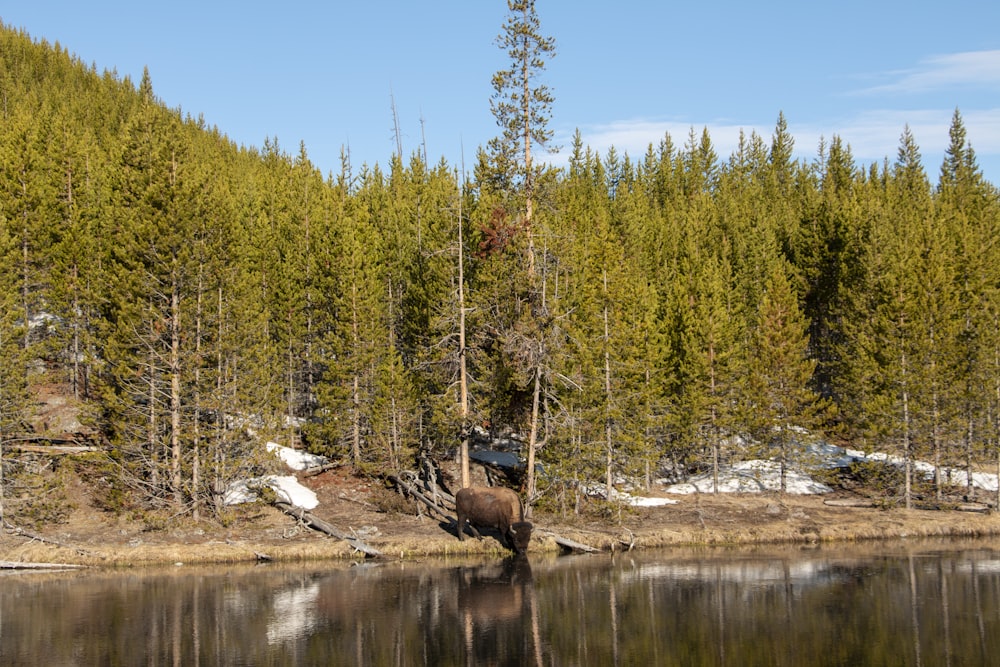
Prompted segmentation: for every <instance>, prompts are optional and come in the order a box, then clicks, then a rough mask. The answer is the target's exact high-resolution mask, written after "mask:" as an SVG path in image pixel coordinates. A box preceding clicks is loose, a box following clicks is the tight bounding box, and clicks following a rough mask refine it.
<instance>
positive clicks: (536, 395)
mask: <svg viewBox="0 0 1000 667" xmlns="http://www.w3.org/2000/svg"><path fill="white" fill-rule="evenodd" d="M541 393H542V367H541V365H540V364H536V366H535V386H534V389H533V390H532V396H531V428H530V431H529V435H528V474H527V479H526V481H525V486H526V487H527V489H526V491H525V494H526V496H527V500H526V501H525V504H524V511H525V514H526V516H525V518H526V519H527V518H530V515H531V503H532V501H533V500H534V498H535V447H536V445H537V441H538V413H539V410H538V406H539V403H540V399H541Z"/></svg>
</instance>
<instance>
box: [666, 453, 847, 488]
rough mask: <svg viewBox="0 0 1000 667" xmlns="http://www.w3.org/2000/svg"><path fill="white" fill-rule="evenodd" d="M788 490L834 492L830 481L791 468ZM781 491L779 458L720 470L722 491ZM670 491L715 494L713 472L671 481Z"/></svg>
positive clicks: (742, 463) (788, 473)
mask: <svg viewBox="0 0 1000 667" xmlns="http://www.w3.org/2000/svg"><path fill="white" fill-rule="evenodd" d="M785 489H786V491H787V492H788V493H792V494H800V495H804V494H814V493H830V492H831V491H833V489H831V488H830V487H829V486H827V485H826V484H822V483H820V482H817V481H815V480H813V479H812V478H810V477H809V476H808V475H806V474H805V473H803V472H801V471H798V470H792V469H789V470H787V471H786V472H785ZM780 490H781V466H780V465H779V464H778V463H777V462H775V461H761V460H753V461H742V462H740V463H736V464H734V465H732V466H727V467H726V468H723V469H720V470H719V492H720V493H760V492H762V491H780ZM664 491H666V492H667V493H677V494H690V493H712V491H713V483H712V473H705V474H702V475H697V476H696V477H692V478H691V479H689V480H688V481H687V482H682V483H680V484H671V485H670V486H668V487H667V488H666V489H664Z"/></svg>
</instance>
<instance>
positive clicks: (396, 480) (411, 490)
mask: <svg viewBox="0 0 1000 667" xmlns="http://www.w3.org/2000/svg"><path fill="white" fill-rule="evenodd" d="M389 481H390V482H392V483H393V484H395V485H396V486H397V487H398V488H399V489H400V490H402V491H404V492H405V493H407V494H408V495H410V496H412V497H413V498H414V499H416V500H419V501H420V502H422V503H423V504H424V505H426V506H427V507H429V508H430V509H432V510H433V511H434V512H436V513H437V514H438V516H440V517H442V518H443V519H444V520H445V521H448V522H449V523H456V519H455V517H453V516H451V515H450V514H449V513H448V512H447V511H445V510H444V509H443V508H442V507H441V506H440V505H438V504H437V503H435V502H434V501H433V500H431V499H430V498H428V497H427V496H426V495H425V494H424V493H423V491H421V490H420V489H418V488H417V487H416V485H414V484H411V483H409V482H407V481H405V480H403V479H402V478H400V477H399V476H398V475H389ZM442 495H443V494H442Z"/></svg>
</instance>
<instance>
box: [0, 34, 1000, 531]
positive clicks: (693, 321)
mask: <svg viewBox="0 0 1000 667" xmlns="http://www.w3.org/2000/svg"><path fill="white" fill-rule="evenodd" d="M483 103H484V109H485V108H486V106H487V101H486V100H484V102H483ZM0 116H2V122H0V442H2V443H3V448H2V449H0V457H2V459H0V460H2V463H3V467H2V470H3V477H0V490H2V489H4V487H5V486H6V487H7V488H8V491H7V495H8V499H9V500H10V499H12V498H14V497H16V495H17V490H16V489H17V488H19V486H18V485H20V484H22V482H24V477H25V476H26V475H30V473H31V469H30V467H25V466H22V465H20V463H19V461H18V457H17V455H16V453H15V449H14V448H13V445H14V444H15V443H20V442H24V441H25V440H26V439H31V440H35V441H45V440H51V439H55V438H58V437H62V436H63V435H64V434H62V433H57V432H53V431H52V430H51V429H47V427H46V426H45V425H44V424H38V422H37V420H35V419H33V416H34V414H35V413H36V411H37V409H38V403H37V402H36V401H35V400H34V399H33V397H35V396H37V394H38V390H39V388H40V387H42V386H48V387H51V386H58V387H59V388H60V389H61V390H62V391H63V392H64V393H65V394H66V395H68V396H70V397H72V398H74V399H76V400H77V401H79V402H80V404H81V405H83V406H85V413H84V414H85V420H86V422H87V425H88V426H89V427H90V428H91V429H93V431H94V432H95V433H97V434H98V436H97V438H96V439H95V441H96V442H97V443H99V445H100V446H101V447H102V448H103V449H104V450H106V452H107V454H108V456H107V457H106V462H104V463H102V464H100V474H101V475H104V476H105V477H106V479H107V480H108V482H107V484H108V499H107V500H108V503H109V505H112V506H117V507H127V506H135V505H141V506H168V507H170V508H172V510H175V511H177V512H192V513H197V512H198V511H206V508H209V509H210V508H214V507H216V503H217V501H218V499H219V497H220V493H221V492H222V491H223V490H224V489H225V488H226V487H227V486H228V484H229V483H230V482H231V481H232V480H233V479H235V478H237V477H239V476H243V475H245V474H246V473H247V472H248V471H249V470H251V469H252V468H253V467H254V466H255V465H256V463H255V462H256V461H257V460H258V457H260V456H262V454H261V449H262V448H261V447H260V444H259V443H260V439H261V438H268V439H272V440H277V441H280V442H282V443H284V444H289V445H293V446H300V447H305V448H308V449H309V450H310V451H313V452H316V453H322V454H325V455H327V456H330V457H333V458H335V459H338V460H342V461H344V462H346V463H348V464H350V465H352V466H354V467H355V468H357V469H359V470H362V471H368V472H370V473H371V474H379V473H382V472H386V471H390V470H397V469H400V468H405V467H410V466H412V464H413V457H414V454H415V453H417V452H418V451H419V450H425V451H427V452H430V453H431V454H432V455H434V456H439V457H444V456H454V454H455V451H456V448H457V447H458V446H459V444H460V443H461V442H462V441H463V439H467V438H468V437H469V435H470V433H473V432H477V433H489V434H491V435H493V436H501V435H502V436H513V439H514V440H515V441H519V442H522V443H530V445H529V446H528V449H529V450H530V452H529V451H522V454H524V455H525V456H526V457H527V455H528V454H529V453H531V454H534V452H535V450H536V449H537V456H538V462H539V463H540V464H542V466H543V468H544V470H545V475H543V476H541V477H540V479H539V480H538V487H537V492H535V493H534V494H533V497H532V500H534V499H537V498H544V497H549V498H552V497H557V496H561V495H563V494H565V495H570V496H571V495H572V494H574V493H576V492H577V491H576V489H577V488H578V486H577V485H578V484H579V483H582V482H585V481H587V482H599V483H601V484H605V483H606V484H609V485H610V484H614V483H616V481H617V480H620V479H625V478H628V479H631V480H634V481H637V482H638V483H640V484H641V483H644V482H646V481H648V480H649V479H651V478H652V477H653V476H660V475H663V474H670V475H675V476H683V475H685V474H688V473H691V472H693V471H705V470H712V469H717V467H718V466H719V465H721V464H724V463H726V462H732V461H738V460H743V459H749V458H765V457H766V458H773V459H775V460H778V461H780V462H782V463H783V464H788V465H791V464H792V463H794V462H796V461H797V460H798V459H799V458H801V457H802V456H803V455H804V450H803V447H802V445H803V443H804V442H805V441H807V440H808V437H807V436H806V435H804V434H805V432H809V433H812V434H820V433H823V434H826V435H827V437H829V438H835V439H838V440H842V441H844V442H846V443H849V444H851V445H852V446H853V447H856V448H858V449H863V450H866V451H873V450H877V451H884V452H887V453H891V454H897V455H900V456H902V457H904V458H905V459H906V460H907V461H912V460H914V459H915V458H918V457H919V458H922V459H924V460H928V461H931V462H933V463H934V464H936V465H940V466H945V465H947V466H951V467H960V468H962V467H969V468H980V467H982V466H986V465H989V466H992V467H994V469H995V467H996V466H997V465H998V464H997V460H998V456H1000V290H998V288H1000V247H998V244H997V243H996V242H995V241H996V239H997V238H998V237H1000V197H998V191H997V189H996V187H995V186H994V185H992V184H990V183H988V182H986V181H985V180H984V179H983V176H982V174H981V172H980V170H979V168H978V166H977V163H976V158H975V154H974V152H973V150H972V148H971V143H970V140H969V138H968V137H966V132H965V128H964V126H963V121H962V117H961V114H960V113H959V112H958V111H956V112H955V115H954V119H953V123H952V127H951V133H950V146H949V148H948V150H947V153H946V158H945V160H944V163H943V164H942V165H941V167H940V172H939V173H937V174H934V175H933V177H931V176H929V175H928V173H927V172H926V171H925V169H924V167H923V166H922V163H921V158H920V152H919V147H918V146H917V145H916V143H915V141H914V139H913V137H912V136H911V134H910V132H909V130H908V129H907V128H905V127H903V128H900V135H901V137H900V144H899V151H898V154H897V155H896V156H891V157H887V159H886V160H885V161H884V162H883V163H881V164H870V165H860V164H856V163H855V161H854V159H853V158H852V155H851V151H850V148H849V146H847V145H846V144H845V143H844V142H842V141H841V140H840V139H839V138H838V137H836V136H832V137H831V138H830V139H829V142H828V143H827V144H825V145H823V146H821V147H819V149H818V151H817V155H816V157H815V159H814V160H812V161H810V162H803V161H800V160H794V159H793V158H792V147H793V142H794V137H792V136H790V135H789V133H788V130H787V126H786V121H785V118H784V117H783V116H782V115H780V114H779V115H778V117H777V122H776V125H775V129H774V132H773V134H772V135H771V136H770V137H767V138H765V137H761V136H757V135H756V134H751V135H749V136H745V137H743V138H742V140H741V142H740V146H739V148H738V150H737V151H736V152H734V153H733V154H732V155H728V156H724V155H718V154H717V153H716V151H715V149H714V147H713V144H712V139H711V137H710V136H709V135H708V133H707V132H698V131H695V130H693V129H692V131H691V133H690V135H689V136H686V137H670V136H664V137H663V140H662V141H661V142H660V143H659V145H655V146H653V145H651V146H650V147H649V149H648V151H647V152H646V153H645V154H644V155H636V156H631V155H621V154H618V153H617V152H615V151H614V150H611V151H609V152H608V154H606V155H597V154H595V153H594V152H593V151H591V150H590V149H589V148H588V147H587V146H584V145H582V142H581V141H580V139H579V135H578V136H577V140H576V141H575V142H574V143H573V145H571V146H569V147H567V148H566V150H567V151H568V153H569V155H568V163H567V166H566V167H564V168H558V169H556V168H551V167H542V168H537V167H536V168H534V169H533V170H529V171H530V173H531V174H532V177H531V178H527V179H511V178H507V177H505V176H506V175H507V173H506V172H505V171H504V170H503V168H502V167H503V164H502V157H503V156H502V154H501V153H500V152H497V151H495V150H487V149H486V148H485V147H484V148H481V149H480V150H479V152H478V154H477V157H476V161H475V165H474V168H473V169H472V170H471V173H463V167H462V166H460V165H450V164H445V163H443V162H442V163H438V164H427V163H426V162H425V161H424V160H425V158H424V157H423V156H422V155H420V154H415V155H411V156H402V155H391V156H387V159H386V165H385V166H384V167H381V166H378V165H354V164H352V163H351V160H350V156H349V155H348V154H346V153H345V154H344V157H343V160H342V165H341V168H340V170H339V172H338V173H334V174H328V175H325V174H323V173H321V172H320V171H319V170H318V169H317V168H316V167H315V166H314V165H313V164H312V163H311V162H310V160H309V156H308V153H307V150H306V147H305V146H300V147H299V148H298V149H297V150H295V151H293V152H291V153H290V152H286V149H285V148H284V147H282V146H279V145H278V142H277V141H273V142H267V143H266V144H265V145H264V146H263V148H261V149H255V148H248V147H242V146H237V145H234V144H233V142H231V141H230V140H229V139H228V138H227V137H226V135H225V129H224V128H221V129H220V128H215V127H210V126H207V125H206V123H205V122H204V121H203V120H202V119H198V118H191V117H188V116H185V115H183V114H182V113H181V112H180V111H178V110H175V109H170V108H167V107H165V105H163V104H162V103H161V102H160V101H159V100H158V99H157V97H156V94H155V87H154V82H152V81H151V80H150V78H149V76H148V75H147V76H145V77H143V79H142V80H141V81H138V82H135V81H130V80H128V79H121V78H119V77H118V76H117V75H116V74H115V73H113V72H103V73H101V72H97V71H95V70H94V68H92V67H88V66H86V65H84V64H83V63H82V62H81V61H80V60H79V59H78V58H77V57H75V56H73V55H71V54H68V53H66V52H65V51H64V50H62V49H60V48H59V47H58V46H53V45H51V44H48V43H45V42H40V41H35V40H33V39H32V38H31V37H30V36H29V35H27V34H25V33H23V32H19V31H15V30H11V29H8V28H5V27H2V26H0ZM498 119H499V117H498ZM529 167H530V164H529ZM932 178H933V180H932ZM526 203H527V204H528V206H527V207H526V206H525V205H526ZM525 210H527V214H525ZM463 396H467V402H463ZM946 482H947V480H943V479H938V480H937V489H938V491H939V492H940V491H941V489H942V488H944V486H945V484H946ZM906 484H907V487H906V491H907V492H908V491H909V484H910V478H909V476H907V477H906ZM24 488H30V485H29V484H27V482H24ZM11 489H13V490H11ZM901 493H902V491H901ZM907 497H908V495H907ZM2 499H3V497H2V496H0V507H3V503H2Z"/></svg>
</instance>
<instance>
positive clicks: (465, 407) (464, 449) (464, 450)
mask: <svg viewBox="0 0 1000 667" xmlns="http://www.w3.org/2000/svg"><path fill="white" fill-rule="evenodd" d="M463 176H464V166H463ZM458 377H459V407H460V410H461V415H462V444H461V446H460V449H459V463H460V465H461V469H462V488H463V489H464V488H465V487H467V486H469V484H470V473H469V431H470V426H469V378H468V375H467V368H466V349H465V250H464V248H463V239H462V190H461V186H460V189H459V192H458Z"/></svg>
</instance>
